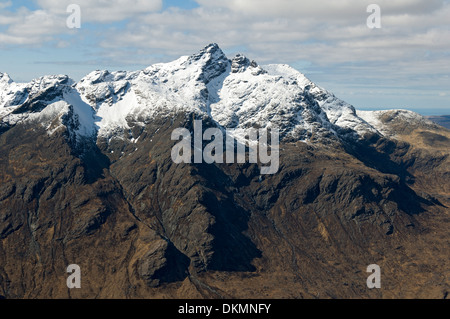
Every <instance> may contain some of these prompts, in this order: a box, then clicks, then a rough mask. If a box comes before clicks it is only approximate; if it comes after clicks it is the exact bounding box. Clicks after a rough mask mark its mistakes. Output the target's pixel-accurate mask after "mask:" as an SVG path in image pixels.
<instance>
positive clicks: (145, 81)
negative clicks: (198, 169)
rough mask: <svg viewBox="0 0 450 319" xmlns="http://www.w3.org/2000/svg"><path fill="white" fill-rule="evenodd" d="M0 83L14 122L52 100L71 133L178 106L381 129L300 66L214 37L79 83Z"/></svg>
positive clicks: (224, 119)
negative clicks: (181, 52)
mask: <svg viewBox="0 0 450 319" xmlns="http://www.w3.org/2000/svg"><path fill="white" fill-rule="evenodd" d="M0 89H1V90H0V121H1V122H6V123H9V124H11V123H12V124H14V123H17V122H18V121H20V120H23V119H26V118H28V114H31V113H40V112H43V111H44V110H45V109H46V108H47V107H49V106H51V109H52V111H51V112H50V111H49V110H46V111H45V114H46V118H48V117H49V116H51V114H55V116H58V117H59V118H62V117H61V112H62V111H64V110H65V111H64V112H67V114H69V115H70V116H71V117H73V121H68V122H67V123H69V122H70V123H72V125H70V126H71V127H72V129H73V130H75V131H74V132H72V133H73V134H75V135H77V134H78V135H83V136H95V135H96V136H98V137H105V138H107V139H110V138H111V137H113V136H119V137H120V136H121V135H123V132H124V131H127V132H128V131H130V130H129V129H130V128H131V126H133V125H142V126H144V125H145V123H148V122H149V121H151V119H153V118H155V117H158V116H159V117H161V116H162V117H167V116H171V115H173V113H174V112H180V111H181V112H188V113H190V112H195V113H198V114H200V115H203V116H209V117H211V118H212V119H213V120H214V121H216V122H217V123H218V124H219V125H221V126H222V127H224V128H229V129H235V130H236V131H239V130H243V129H246V128H248V127H270V126H274V125H275V126H278V127H279V128H280V133H281V136H282V137H289V138H293V139H297V140H305V141H308V140H310V139H311V137H312V136H315V137H319V138H320V137H323V138H326V137H333V138H342V137H343V136H347V135H351V136H354V137H355V138H358V136H361V135H363V134H364V133H365V132H377V130H376V129H375V128H374V127H373V126H372V125H370V124H369V123H368V122H367V121H365V120H364V119H362V118H361V117H359V116H358V115H357V114H356V111H355V109H354V107H353V106H351V105H349V104H348V103H346V102H344V101H342V100H340V99H338V98H337V97H336V96H334V95H333V94H332V93H330V92H328V91H327V90H325V89H323V88H321V87H319V86H317V85H316V84H314V83H313V82H312V81H310V80H309V79H308V78H307V77H306V76H305V75H304V74H302V73H301V72H299V71H297V70H295V69H294V68H292V67H290V66H288V65H285V64H271V65H263V66H260V65H258V63H256V62H255V61H253V60H250V59H249V58H247V57H246V56H244V55H242V54H238V55H236V56H235V57H233V58H232V59H229V58H227V56H226V55H225V54H224V52H223V51H222V50H221V49H220V47H219V46H218V45H217V44H214V43H213V44H210V45H208V46H206V47H205V48H203V49H202V50H200V51H199V52H198V53H196V54H193V55H191V56H182V57H180V58H179V59H177V60H174V61H172V62H168V63H158V64H154V65H152V66H149V67H147V68H145V69H143V70H140V71H134V72H126V71H116V72H110V71H107V70H103V71H102V70H96V71H93V72H91V73H89V74H88V75H86V76H85V77H84V78H83V79H81V80H80V81H79V82H78V83H74V82H73V81H72V80H71V79H70V78H69V77H67V76H65V75H54V76H44V77H41V78H38V79H35V80H33V81H31V82H30V83H25V84H16V83H15V82H13V81H12V80H11V79H10V78H9V76H8V75H7V74H4V73H0ZM59 102H61V103H59ZM55 103H59V104H55ZM61 110H62V111H61ZM14 114H21V117H17V116H15V115H14ZM70 116H69V117H70ZM34 118H35V117H34ZM65 118H66V119H67V118H68V117H67V116H66V117H65ZM74 128H75V129H74ZM135 138H137V137H135Z"/></svg>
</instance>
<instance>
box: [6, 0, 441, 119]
mask: <svg viewBox="0 0 450 319" xmlns="http://www.w3.org/2000/svg"><path fill="white" fill-rule="evenodd" d="M373 2H374V1H373V0H371V1H366V0H347V1H333V0H315V1H307V0H302V1H296V0H278V1H270V0H216V1H211V0H195V1H194V0H188V1H179V0H171V1H166V0H146V1H144V0H110V1H107V2H105V1H101V0H96V1H95V0H94V1H92V0H91V1H88V0H58V1H57V0H34V1H23V0H20V1H7V0H0V72H6V73H8V74H9V75H10V76H11V77H12V78H13V79H14V80H15V81H17V82H28V81H30V80H31V79H33V78H36V77H39V76H42V75H46V74H68V75H69V76H71V77H72V78H73V79H75V80H79V79H80V78H82V77H83V76H84V75H86V74H87V73H89V72H90V71H92V70H96V69H109V70H139V69H142V68H145V67H147V66H148V65H151V64H153V63H158V62H167V61H171V60H173V59H176V58H178V57H179V56H181V55H188V54H193V53H196V52H197V51H199V50H200V49H202V48H203V47H204V46H206V45H207V44H209V43H212V42H215V43H218V44H219V46H220V47H221V48H222V50H223V51H224V52H225V53H226V54H227V55H228V56H229V57H230V58H231V57H233V56H234V55H235V54H236V53H243V54H245V55H247V56H248V57H249V58H250V59H254V60H256V61H257V62H258V63H259V64H268V63H286V64H290V65H292V66H293V67H295V68H297V69H298V70H299V71H301V72H303V73H304V74H305V75H306V76H307V77H309V78H310V79H311V80H312V81H314V82H316V83H317V84H318V85H320V86H322V87H324V88H326V89H328V90H330V91H331V92H333V93H335V94H336V95H337V96H338V97H340V98H342V99H344V100H345V101H347V102H349V103H351V104H353V105H354V106H355V107H356V108H358V109H388V108H407V109H411V110H416V111H419V112H420V113H422V114H450V77H449V76H450V22H449V20H450V19H449V17H450V4H449V1H448V0H425V1H424V0H398V1H388V0H378V1H377V4H379V6H380V8H381V28H380V29H369V28H368V27H367V23H366V21H367V18H368V17H369V15H370V13H368V12H367V10H366V9H367V6H368V5H369V4H370V3H373ZM72 3H75V4H78V5H79V6H80V9H81V28H80V29H69V28H68V27H67V25H66V20H67V17H68V16H69V14H70V13H67V12H66V9H67V6H68V5H69V4H72ZM105 3H107V4H105Z"/></svg>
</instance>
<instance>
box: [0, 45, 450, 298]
mask: <svg viewBox="0 0 450 319" xmlns="http://www.w3.org/2000/svg"><path fill="white" fill-rule="evenodd" d="M198 120H202V124H203V128H204V129H205V132H206V130H207V129H208V128H215V129H217V128H218V129H219V131H225V130H226V131H227V132H231V133H230V134H232V135H233V136H234V137H236V139H239V138H243V137H245V134H246V133H245V131H246V130H247V129H250V128H254V129H266V128H267V129H272V128H275V127H277V128H279V132H280V144H279V170H278V172H277V173H276V174H272V175H261V173H260V172H261V170H260V168H261V163H260V162H258V161H255V162H251V161H247V162H245V163H240V162H237V161H236V162H233V163H229V164H222V163H217V162H215V163H212V164H207V163H193V164H188V163H180V164H176V163H175V162H174V161H173V160H172V157H171V155H172V152H171V151H172V148H173V147H174V145H176V144H177V142H178V141H174V140H172V136H173V132H174V130H176V129H178V128H182V129H183V130H184V131H183V132H187V135H189V133H190V132H193V131H194V132H195V128H196V127H195V123H196V122H198ZM233 145H234V144H233ZM237 145H238V144H236V148H237ZM241 145H242V144H241ZM189 146H191V148H192V149H193V150H194V151H195V150H197V149H200V148H201V146H203V145H202V144H197V143H196V142H195V141H194V143H191V144H189V143H188V144H187V146H186V147H188V148H189ZM243 149H244V151H247V153H248V154H244V155H248V157H250V155H251V150H250V148H245V147H244V148H243ZM273 150H274V149H271V153H272V151H273ZM277 151H278V150H277ZM449 167H450V131H449V130H447V129H445V128H443V127H441V126H439V125H437V124H434V123H433V122H430V121H428V120H427V119H425V118H423V117H421V116H420V115H418V114H416V113H413V112H410V111H406V110H391V111H376V112H370V111H357V110H355V108H354V107H353V106H351V105H349V104H348V103H346V102H344V101H342V100H340V99H339V98H337V97H336V96H334V95H333V94H332V93H330V92H328V91H327V90H325V89H323V88H320V87H319V86H317V85H316V84H314V83H313V82H311V81H310V80H308V79H307V78H306V77H305V76H304V75H303V74H301V73H300V72H298V71H296V70H295V69H293V68H291V67H289V66H287V65H276V64H272V65H259V64H258V63H257V62H256V61H253V60H251V59H249V58H248V57H245V56H243V55H241V54H238V55H236V56H235V57H232V58H228V57H226V56H225V54H224V53H223V52H222V50H221V49H220V48H219V46H217V45H216V44H210V45H208V46H207V47H205V48H204V49H202V50H201V51H199V52H198V53H196V54H193V55H191V56H184V57H181V58H179V59H177V60H175V61H173V62H169V63H160V64H155V65H152V66H149V67H148V68H145V69H144V70H140V71H134V72H125V71H119V72H109V71H105V70H103V71H100V70H97V71H93V72H91V73H89V74H88V75H87V76H85V77H84V78H83V79H81V80H80V81H79V82H75V81H73V80H72V79H70V78H69V77H67V76H65V75H53V76H43V77H40V78H38V79H35V80H33V81H31V82H30V83H15V82H14V81H13V80H12V79H11V78H10V77H9V76H8V75H7V74H4V73H0V299H1V298H3V297H5V298H187V297H189V298H361V297H362V298H395V297H399V298H446V297H447V296H448V295H449V291H450V282H449V279H448V267H447V265H448V227H449V225H448V223H449V220H450V219H449V209H448V207H450V197H449V194H450V184H449V181H450V170H449ZM373 264H377V265H378V266H379V267H380V268H381V272H382V276H381V278H382V289H369V288H368V287H367V284H366V282H367V277H368V276H369V275H370V274H368V273H367V272H366V271H367V267H368V266H369V265H373ZM69 265H78V266H79V269H80V271H81V276H82V280H81V288H79V289H70V288H68V286H67V277H68V275H69V274H67V273H66V269H67V267H68V266H69Z"/></svg>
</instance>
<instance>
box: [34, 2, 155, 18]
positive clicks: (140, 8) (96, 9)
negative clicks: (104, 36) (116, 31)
mask: <svg viewBox="0 0 450 319" xmlns="http://www.w3.org/2000/svg"><path fill="white" fill-rule="evenodd" d="M37 3H38V5H39V6H40V7H41V8H42V9H43V10H46V11H47V12H49V13H52V14H55V15H59V16H61V15H66V9H67V6H68V5H70V4H73V3H75V4H77V5H79V6H80V8H81V14H82V21H85V22H102V23H103V22H115V21H121V20H124V19H128V18H131V17H134V16H136V15H138V14H145V13H148V12H153V11H157V10H160V9H161V8H162V0H108V1H105V0H76V1H74V0H37Z"/></svg>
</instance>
